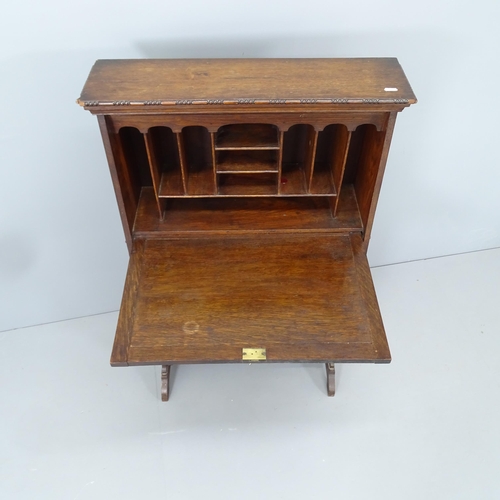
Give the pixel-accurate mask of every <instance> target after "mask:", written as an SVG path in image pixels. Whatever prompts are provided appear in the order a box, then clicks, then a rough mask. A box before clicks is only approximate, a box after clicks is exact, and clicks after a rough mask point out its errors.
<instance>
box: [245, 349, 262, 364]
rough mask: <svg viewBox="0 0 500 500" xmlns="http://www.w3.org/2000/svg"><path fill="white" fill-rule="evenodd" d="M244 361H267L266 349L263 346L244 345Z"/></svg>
mask: <svg viewBox="0 0 500 500" xmlns="http://www.w3.org/2000/svg"><path fill="white" fill-rule="evenodd" d="M242 359H243V361H265V359H266V349H265V348H262V347H244V348H243V354H242Z"/></svg>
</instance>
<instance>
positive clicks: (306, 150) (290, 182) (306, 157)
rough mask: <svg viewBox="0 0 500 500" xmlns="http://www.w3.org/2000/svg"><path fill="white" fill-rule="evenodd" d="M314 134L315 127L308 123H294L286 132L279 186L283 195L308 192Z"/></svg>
mask: <svg viewBox="0 0 500 500" xmlns="http://www.w3.org/2000/svg"><path fill="white" fill-rule="evenodd" d="M314 134H315V132H314V128H313V127H312V126H311V125H306V124H298V125H293V126H292V127H290V128H289V129H288V130H287V131H286V132H285V133H284V138H283V155H282V166H281V179H280V186H279V190H280V194H281V195H283V196H297V195H305V194H307V193H308V184H309V177H310V169H311V160H312V157H311V156H312V154H313V151H314V149H313V146H314V144H313V142H314V141H313V138H314Z"/></svg>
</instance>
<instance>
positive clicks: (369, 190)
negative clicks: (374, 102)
mask: <svg viewBox="0 0 500 500" xmlns="http://www.w3.org/2000/svg"><path fill="white" fill-rule="evenodd" d="M395 122H396V113H395V112H392V113H390V114H389V115H388V121H387V127H386V128H385V131H381V132H378V131H377V130H376V129H375V127H373V126H370V127H368V128H367V130H366V133H365V138H364V143H363V150H362V152H361V158H360V161H359V166H358V172H357V175H356V180H355V182H354V188H355V191H356V196H357V200H358V205H359V211H360V215H361V220H362V221H363V225H364V227H365V233H364V239H365V245H366V246H367V245H368V242H369V240H370V234H371V229H372V224H373V218H374V216H375V209H376V207H377V201H378V196H379V193H380V188H381V186H382V178H383V176H384V171H385V165H386V162H387V156H388V154H389V146H390V144H391V139H392V132H393V130H394V125H395Z"/></svg>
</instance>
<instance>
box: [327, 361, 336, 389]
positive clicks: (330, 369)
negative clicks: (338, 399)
mask: <svg viewBox="0 0 500 500" xmlns="http://www.w3.org/2000/svg"><path fill="white" fill-rule="evenodd" d="M326 387H327V389H328V395H329V396H335V365H334V364H333V363H326Z"/></svg>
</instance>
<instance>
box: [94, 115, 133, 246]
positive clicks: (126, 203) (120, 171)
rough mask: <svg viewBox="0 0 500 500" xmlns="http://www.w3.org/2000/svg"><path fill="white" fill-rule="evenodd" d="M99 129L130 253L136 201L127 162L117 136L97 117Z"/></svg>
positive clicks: (101, 117) (102, 117)
mask: <svg viewBox="0 0 500 500" xmlns="http://www.w3.org/2000/svg"><path fill="white" fill-rule="evenodd" d="M97 121H98V123H99V129H100V131H101V136H102V142H103V144H104V150H105V151H106V158H107V160H108V164H109V171H110V173H111V179H112V181H113V188H114V190H115V196H116V201H117V203H118V210H119V211H120V217H121V220H122V225H123V231H124V233H125V241H126V242H127V248H128V251H129V253H131V252H132V228H133V225H134V220H135V213H136V210H137V203H138V199H137V198H136V196H135V194H134V187H133V183H132V179H131V177H130V171H129V169H128V168H127V162H126V160H125V155H124V152H123V148H122V147H121V142H120V138H119V136H118V134H117V133H116V132H115V131H113V130H112V126H111V124H110V123H108V118H107V117H106V116H104V115H97Z"/></svg>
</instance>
